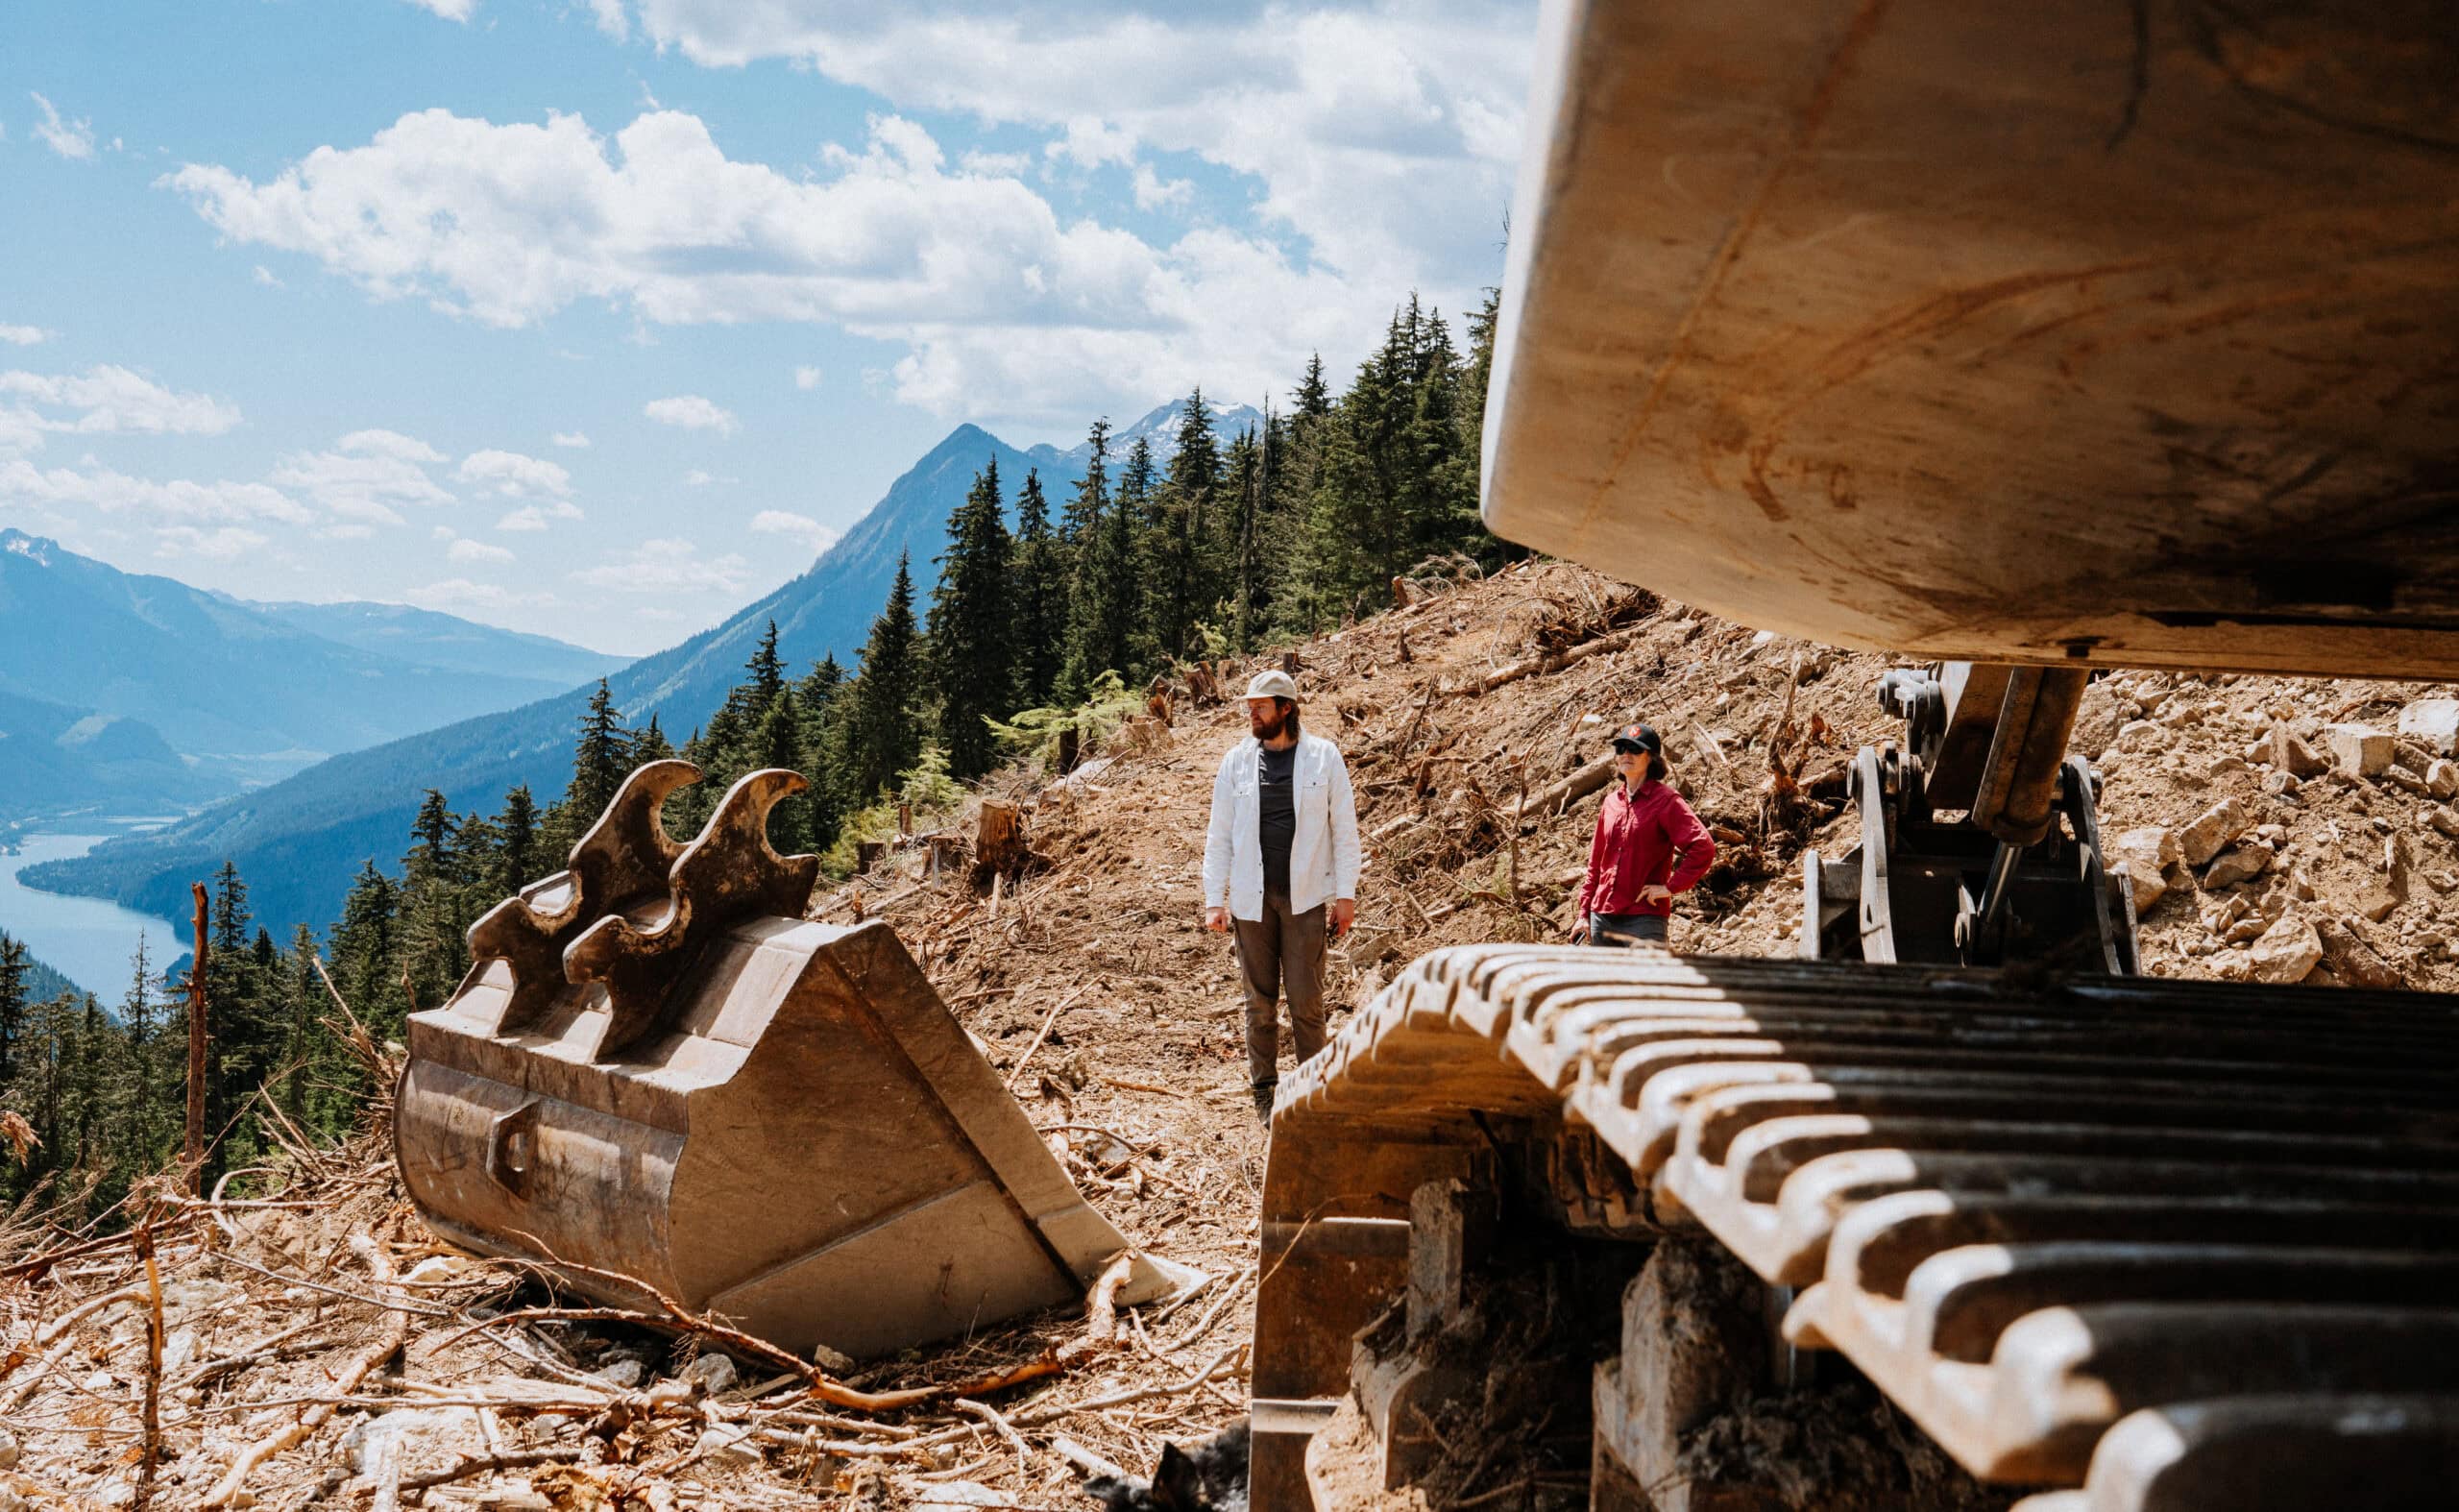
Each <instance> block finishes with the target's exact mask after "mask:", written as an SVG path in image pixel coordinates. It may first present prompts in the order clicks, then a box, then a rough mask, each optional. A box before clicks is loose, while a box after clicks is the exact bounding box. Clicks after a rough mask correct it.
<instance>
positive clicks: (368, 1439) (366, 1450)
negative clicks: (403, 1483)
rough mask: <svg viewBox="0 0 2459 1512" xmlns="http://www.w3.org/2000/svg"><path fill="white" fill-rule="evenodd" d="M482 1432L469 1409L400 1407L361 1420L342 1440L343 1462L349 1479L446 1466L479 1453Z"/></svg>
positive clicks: (475, 1416) (483, 1441)
mask: <svg viewBox="0 0 2459 1512" xmlns="http://www.w3.org/2000/svg"><path fill="white" fill-rule="evenodd" d="M486 1441H487V1440H486V1430H485V1429H484V1428H483V1427H480V1426H479V1424H478V1414H477V1413H476V1411H475V1410H474V1409H472V1408H469V1407H403V1408H400V1409H397V1410H395V1411H392V1412H379V1413H377V1415H375V1416H374V1417H368V1418H361V1419H359V1420H358V1422H356V1423H355V1424H353V1425H352V1426H351V1430H350V1431H349V1432H348V1433H345V1434H343V1435H342V1445H341V1448H342V1456H343V1462H344V1463H345V1464H347V1465H349V1466H350V1470H351V1474H352V1475H376V1474H377V1472H379V1471H381V1470H382V1469H383V1468H384V1467H385V1466H386V1465H388V1464H393V1465H400V1466H402V1468H403V1469H405V1470H406V1469H411V1468H414V1467H412V1465H411V1459H412V1457H413V1455H415V1456H416V1458H417V1460H418V1463H419V1467H425V1466H426V1465H428V1464H429V1463H434V1464H450V1463H451V1462H452V1460H453V1458H454V1457H455V1456H456V1455H457V1454H459V1453H462V1452H464V1451H467V1452H472V1453H480V1452H484V1450H485V1445H486Z"/></svg>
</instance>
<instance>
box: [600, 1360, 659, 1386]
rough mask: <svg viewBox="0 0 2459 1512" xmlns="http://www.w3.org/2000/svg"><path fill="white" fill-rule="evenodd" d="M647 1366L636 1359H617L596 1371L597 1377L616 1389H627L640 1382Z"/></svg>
mask: <svg viewBox="0 0 2459 1512" xmlns="http://www.w3.org/2000/svg"><path fill="white" fill-rule="evenodd" d="M647 1374H648V1367H647V1366H645V1365H643V1364H642V1363H641V1362H640V1361H639V1360H636V1359H619V1360H617V1361H615V1363H613V1364H612V1365H609V1366H607V1367H606V1368H605V1369H603V1370H601V1371H599V1372H598V1373H597V1378H598V1379H600V1380H602V1381H604V1382H606V1384H608V1385H610V1386H612V1387H614V1388H615V1389H616V1390H618V1391H629V1390H631V1389H632V1388H633V1387H635V1386H637V1385H639V1384H640V1383H641V1379H642V1378H643V1377H645V1376H646V1375H647Z"/></svg>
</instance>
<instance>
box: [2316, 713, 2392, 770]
mask: <svg viewBox="0 0 2459 1512" xmlns="http://www.w3.org/2000/svg"><path fill="white" fill-rule="evenodd" d="M2323 744H2324V746H2325V748H2326V749H2328V750H2329V751H2330V753H2331V765H2332V766H2333V767H2334V768H2338V769H2339V770H2341V771H2344V772H2348V773H2349V774H2350V775H2353V776H2358V777H2373V776H2377V775H2379V774H2380V773H2382V772H2383V771H2386V770H2388V769H2389V768H2390V766H2391V734H2390V732H2389V731H2387V730H2377V729H2375V728H2374V726H2372V725H2370V724H2325V725H2324V726H2323Z"/></svg>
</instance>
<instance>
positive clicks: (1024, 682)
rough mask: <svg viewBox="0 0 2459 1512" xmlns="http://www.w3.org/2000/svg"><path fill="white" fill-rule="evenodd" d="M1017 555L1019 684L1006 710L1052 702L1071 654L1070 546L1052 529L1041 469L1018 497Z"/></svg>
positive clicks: (1014, 640)
mask: <svg viewBox="0 0 2459 1512" xmlns="http://www.w3.org/2000/svg"><path fill="white" fill-rule="evenodd" d="M1015 559H1016V566H1015V582H1014V587H1013V589H1012V591H1011V593H1010V597H1011V599H1012V600H1013V603H1014V624H1013V629H1012V633H1011V642H1012V644H1013V646H1015V656H1016V687H1015V692H1014V693H1013V695H1011V696H1010V699H1009V707H1008V709H1003V710H1001V711H1000V712H1001V713H1002V714H1006V713H1008V712H1010V710H1013V709H1037V708H1040V707H1041V706H1042V705H1044V704H1046V703H1048V702H1050V699H1051V695H1052V694H1053V693H1055V692H1056V691H1057V690H1058V687H1059V669H1060V667H1061V666H1062V665H1063V664H1064V663H1065V661H1066V658H1067V576H1068V573H1067V561H1066V547H1065V545H1064V543H1062V542H1061V541H1060V540H1059V538H1058V536H1056V535H1055V534H1053V533H1052V531H1051V526H1050V503H1049V501H1048V500H1045V499H1044V498H1043V497H1042V491H1041V474H1040V472H1039V471H1038V470H1034V471H1029V472H1027V473H1026V474H1025V486H1024V488H1023V489H1022V490H1020V491H1019V492H1018V493H1017V495H1016V544H1015Z"/></svg>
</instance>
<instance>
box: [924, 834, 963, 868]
mask: <svg viewBox="0 0 2459 1512" xmlns="http://www.w3.org/2000/svg"><path fill="white" fill-rule="evenodd" d="M922 839H923V842H924V843H925V844H927V845H928V846H929V847H930V875H932V876H934V877H938V876H943V875H945V874H946V873H948V872H951V871H954V870H956V869H957V866H959V865H960V864H961V863H962V862H963V860H964V837H963V836H962V835H950V834H946V833H944V832H942V833H939V834H936V835H926V836H924V837H923V838H922Z"/></svg>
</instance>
